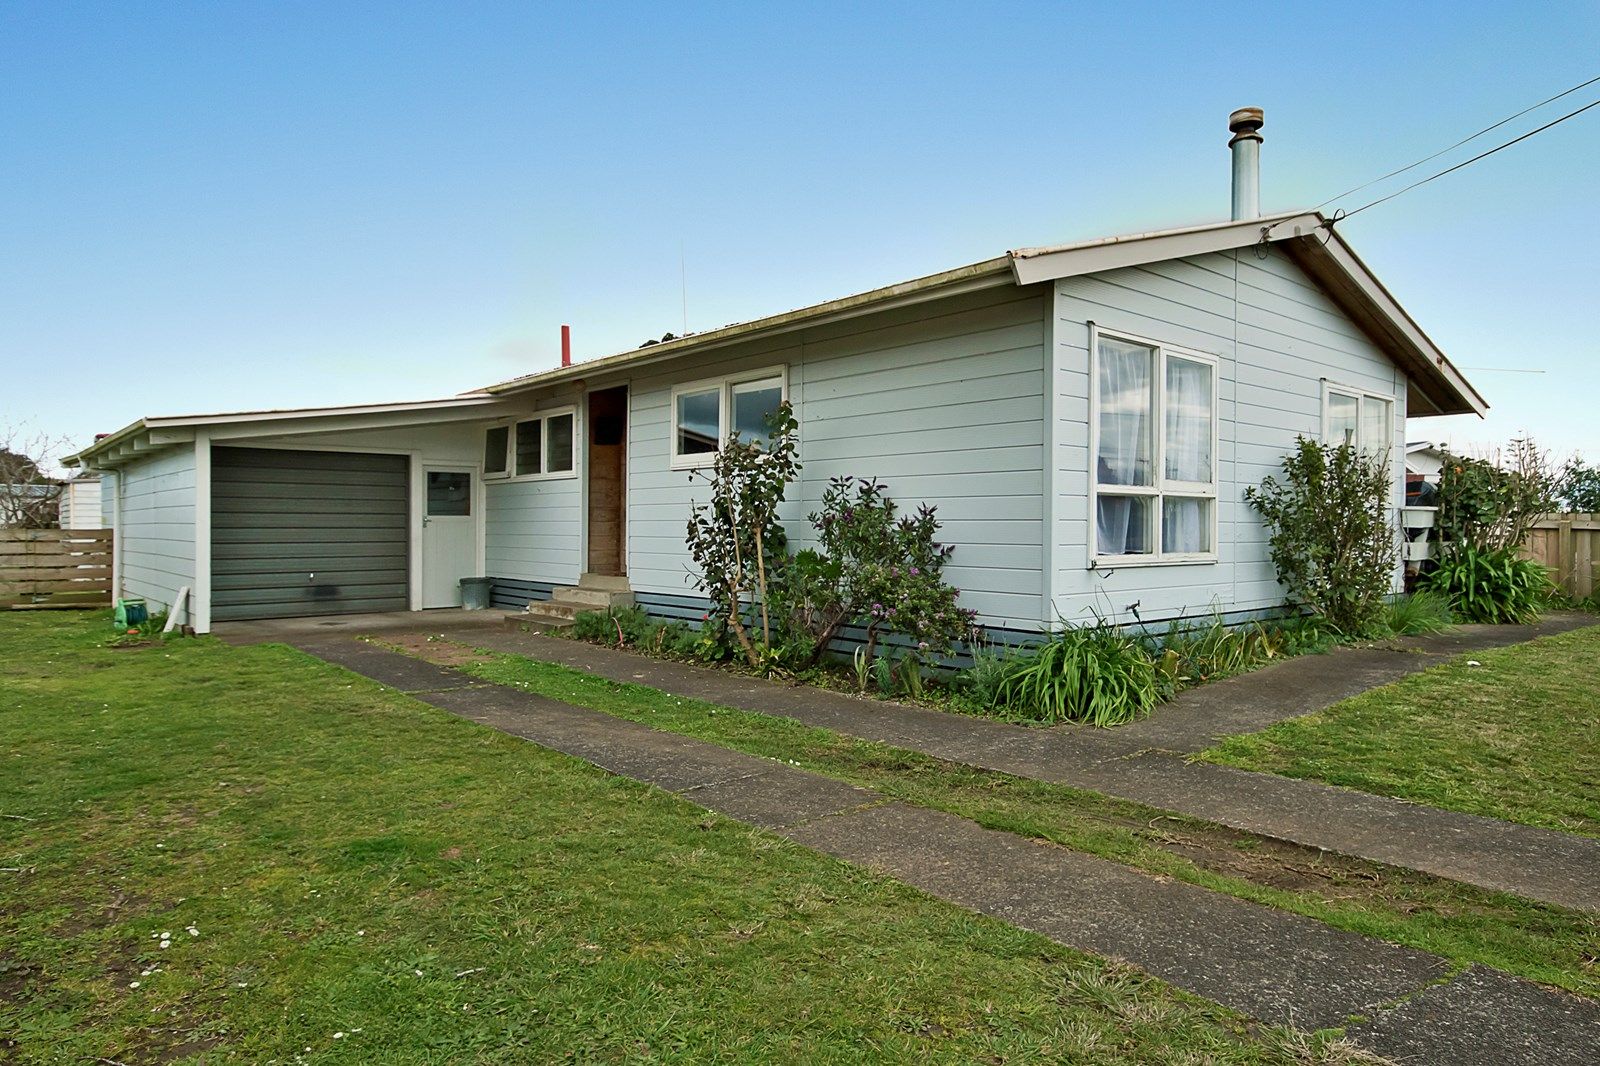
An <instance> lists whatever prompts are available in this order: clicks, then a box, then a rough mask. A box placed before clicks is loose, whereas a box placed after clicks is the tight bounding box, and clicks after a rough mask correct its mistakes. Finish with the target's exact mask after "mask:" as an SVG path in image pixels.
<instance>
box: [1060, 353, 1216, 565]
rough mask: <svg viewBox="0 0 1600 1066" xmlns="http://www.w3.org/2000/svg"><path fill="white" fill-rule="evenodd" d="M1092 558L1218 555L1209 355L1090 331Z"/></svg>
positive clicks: (1124, 561)
mask: <svg viewBox="0 0 1600 1066" xmlns="http://www.w3.org/2000/svg"><path fill="white" fill-rule="evenodd" d="M1090 341H1091V351H1092V353H1093V359H1092V361H1091V382H1090V389H1091V401H1090V403H1091V411H1090V423H1091V429H1092V456H1091V461H1092V463H1093V471H1092V492H1091V496H1092V503H1091V511H1092V513H1091V515H1090V538H1091V548H1090V553H1091V558H1092V559H1093V560H1094V561H1096V562H1115V563H1117V564H1118V565H1128V564H1130V563H1143V562H1149V563H1162V562H1211V561H1215V559H1216V557H1217V360H1216V357H1214V356H1210V355H1205V354H1203V353H1200V352H1193V351H1189V350H1187V349H1184V348H1177V347H1174V346H1172V345H1167V344H1162V343H1160V342H1157V341H1151V340H1145V339H1143V338H1140V337H1135V336H1132V335H1128V334H1119V333H1110V332H1107V331H1104V330H1100V329H1098V328H1095V329H1092V330H1091V337H1090Z"/></svg>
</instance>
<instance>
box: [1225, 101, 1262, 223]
mask: <svg viewBox="0 0 1600 1066" xmlns="http://www.w3.org/2000/svg"><path fill="white" fill-rule="evenodd" d="M1265 122H1266V115H1265V113H1264V112H1262V110H1261V109H1260V108H1259V107H1241V108H1240V109H1239V110H1237V111H1235V112H1234V113H1233V114H1231V115H1229V116H1228V130H1229V131H1230V132H1231V133H1232V134H1233V139H1232V140H1231V141H1229V142H1228V147H1229V148H1230V149H1232V150H1233V217H1234V220H1235V221H1238V220H1239V219H1244V218H1260V217H1261V127H1262V125H1264V124H1265Z"/></svg>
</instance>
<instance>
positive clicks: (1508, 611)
mask: <svg viewBox="0 0 1600 1066" xmlns="http://www.w3.org/2000/svg"><path fill="white" fill-rule="evenodd" d="M1426 581H1427V588H1429V589H1430V590H1432V591H1434V592H1437V593H1439V594H1440V595H1442V596H1444V597H1446V598H1447V599H1448V600H1449V603H1450V607H1451V609H1452V610H1453V611H1455V613H1456V614H1458V615H1460V616H1461V617H1462V618H1463V619H1465V620H1466V621H1468V622H1491V623H1502V624H1504V623H1519V624H1520V623H1528V622H1533V621H1536V620H1537V619H1538V617H1539V611H1540V610H1541V609H1542V608H1543V607H1544V606H1545V605H1546V604H1547V603H1548V602H1549V599H1550V591H1551V588H1552V587H1553V586H1552V585H1551V584H1550V574H1549V572H1548V571H1546V570H1545V568H1544V567H1543V566H1541V565H1540V564H1539V563H1537V562H1535V561H1534V560H1532V559H1524V558H1522V557H1521V556H1519V555H1518V554H1517V552H1516V549H1514V548H1501V549H1498V550H1495V551H1483V550H1480V549H1478V548H1474V547H1470V546H1468V547H1458V548H1456V549H1455V550H1454V551H1451V552H1449V553H1448V554H1446V555H1445V557H1444V558H1443V559H1441V560H1439V565H1438V567H1437V568H1436V569H1435V570H1434V571H1433V573H1431V574H1429V575H1428V576H1427V578H1426Z"/></svg>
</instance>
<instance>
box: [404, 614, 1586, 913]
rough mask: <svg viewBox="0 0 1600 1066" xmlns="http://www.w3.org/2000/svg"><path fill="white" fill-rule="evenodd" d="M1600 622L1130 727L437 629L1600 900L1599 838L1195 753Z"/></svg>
mask: <svg viewBox="0 0 1600 1066" xmlns="http://www.w3.org/2000/svg"><path fill="white" fill-rule="evenodd" d="M1595 622H1596V619H1595V618H1594V617H1593V616H1590V615H1554V616H1551V617H1550V618H1547V619H1546V620H1545V621H1544V622H1542V623H1540V624H1539V625H1537V626H1463V627H1461V628H1460V629H1459V630H1457V631H1455V632H1452V633H1448V634H1442V635H1440V636H1435V637H1412V638H1407V639H1405V640H1403V641H1396V642H1394V643H1393V644H1392V645H1390V646H1389V647H1370V648H1354V649H1340V650H1337V651H1333V652H1330V653H1328V654H1327V655H1307V656H1301V657H1299V658H1295V659H1289V660H1286V661H1284V662H1282V663H1279V664H1276V665H1274V666H1270V667H1266V668H1264V669H1261V670H1257V671H1255V672H1253V673H1249V674H1245V675H1242V676H1240V677H1236V678H1232V679H1229V680H1226V681H1219V682H1216V683H1214V684H1210V685H1205V686H1202V687H1200V688H1196V689H1191V690H1190V691H1189V692H1186V693H1184V694H1183V695H1182V696H1180V697H1179V698H1178V699H1177V700H1175V701H1174V702H1173V703H1171V704H1168V705H1166V706H1164V707H1162V708H1161V709H1160V710H1159V711H1158V712H1157V713H1156V714H1155V715H1153V716H1151V717H1150V718H1148V719H1146V720H1144V721H1141V722H1136V723H1133V724H1131V725H1127V726H1121V727H1118V728H1116V729H1089V728H1084V727H1078V726H1057V727H1054V728H1049V729H1045V728H1040V727H1036V726H1023V725H1013V724H1010V723H1006V722H996V721H990V720H986V719H980V718H973V717H969V716H966V715H959V714H948V713H944V712H941V711H935V710H929V709H927V708H923V707H914V706H908V705H905V704H896V703H885V702H881V701H878V700H870V699H861V698H858V697H855V696H850V695H847V694H843V693H837V692H827V691H824V690H820V689H816V688H810V687H805V686H797V685H787V684H782V683H779V682H772V681H763V680H761V679H759V678H754V677H746V676H740V675H737V674H731V673H726V672H723V671H717V670H709V669H704V668H702V667H697V666H693V665H689V664H686V663H676V662H668V661H664V660H658V659H651V658H648V657H646V656H643V655H638V654H635V653H632V652H627V651H618V650H616V649H613V648H602V647H596V646H594V645H590V644H583V643H579V642H577V641H572V640H561V639H557V638H553V637H545V636H541V635H539V634H536V633H523V632H518V631H513V630H506V629H495V628H493V627H482V628H472V629H460V630H457V629H451V628H444V629H442V630H430V632H439V633H441V635H442V636H444V637H445V638H447V639H450V640H454V641H458V642H460V643H462V644H466V645H469V646H472V647H476V648H484V649H488V650H491V651H503V652H511V653H515V654H518V655H527V656H529V657H531V658H534V659H539V660H543V661H545V662H552V663H560V664H562V665H565V666H570V667H573V668H575V669H579V670H583V671H586V672H588V673H591V674H595V675H597V676H600V677H605V678H609V679H611V680H614V681H624V682H631V683H634V684H640V685H648V686H649V687H651V688H655V689H660V690H661V691H664V692H668V693H671V694H673V695H675V696H683V697H688V698H694V699H701V700H706V701H709V702H711V703H717V704H721V705H723V706H728V707H736V708H739V709H740V710H747V711H755V712H758V713H761V714H770V715H778V716H782V717H785V718H793V719H795V720H797V721H800V722H803V723H805V724H806V725H812V726H819V727H822V728H825V729H831V730H834V731H836V732H839V733H844V734H847V735H850V736H855V737H860V738H862V739H866V740H875V741H880V742H882V743H885V744H892V745H894V746H895V747H899V748H907V749H909V750H912V751H919V752H922V753H924V754H927V755H932V756H934V757H936V758H940V759H945V760H948V761H951V762H957V763H962V764H965V765H969V766H976V767H981V768H983V769H987V770H997V771H1000V772H1002V773H1007V774H1012V775H1015V776H1018V777H1028V778H1035V779H1038V780H1042V781H1051V782H1056V783H1060V784H1065V785H1072V786H1075V787H1078V788H1086V789H1092V790H1094V791H1096V792H1101V793H1104V794H1106V795H1109V796H1117V797H1120V798H1123V799H1128V800H1133V801H1135V802H1138V803H1143V804H1146V805H1147V806H1151V807H1158V808H1160V809H1162V810H1167V811H1174V812H1177V813H1179V814H1185V815H1189V816H1191V817H1194V818H1200V819H1203V820H1205V821H1209V822H1215V823H1218V824H1221V825H1226V826H1229V827H1232V828H1235V829H1242V830H1245V831H1247V832H1251V833H1256V834H1258V835H1261V836H1267V837H1272V838H1275V839H1278V840H1287V841H1290V842H1292V843H1295V844H1300V845H1303V846H1306V847H1313V848H1321V849H1323V850H1326V851H1333V852H1337V853H1339V854H1342V855H1350V856H1354V857H1357V858H1363V859H1370V860H1372V861H1375V862H1381V863H1386V864H1388V865H1391V866H1401V867H1406V868H1408V869H1412V870H1419V871H1422V872H1424V873H1428V874H1432V875H1434V876H1436V877H1444V878H1449V879H1451V880H1454V881H1460V882H1463V883H1466V884H1471V885H1477V886H1478V887H1480V888H1487V889H1491V890H1494V891H1499V892H1510V893H1514V894H1516V895H1519V896H1522V897H1524V898H1527V899H1532V900H1537V901H1540V902H1543V903H1552V904H1555V905H1557V906H1561V907H1567V908H1571V909H1574V910H1582V911H1589V912H1597V913H1600V841H1597V840H1594V839H1591V838H1588V837H1581V836H1577V835H1575V834H1570V833H1558V832H1553V831H1551V830H1547V829H1538V828H1534V827H1531V826H1524V825H1517V824H1514V823H1511V822H1506V821H1501V820H1498V819H1494V818H1484V817H1480V816H1477V815H1471V814H1459V813H1456V812H1454V811H1446V810H1441V809H1439V808H1435V807H1428V806H1424V805H1422V804H1418V803H1411V802H1409V801H1406V800H1401V799H1393V798H1390V797H1386V796H1376V795H1372V794H1369V793H1365V792H1358V791H1356V790H1354V789H1347V788H1338V787H1335V786H1332V785H1324V784H1321V783H1318V782H1315V781H1305V780H1297V779H1294V778H1288V777H1279V776H1276V775H1274V774H1263V773H1252V772H1249V771H1245V770H1238V769H1235V768H1233V767H1228V766H1217V765H1214V764H1211V763H1203V762H1191V761H1189V760H1188V758H1187V756H1188V755H1189V754H1191V753H1193V752H1195V751H1199V750H1201V749H1202V748H1205V747H1208V746H1210V745H1211V744H1212V743H1214V742H1215V741H1216V739H1218V738H1220V737H1221V736H1225V735H1229V734H1233V733H1241V732H1253V731H1256V730H1259V729H1264V728H1266V727H1267V726H1269V725H1271V724H1272V723H1273V722H1277V721H1282V720H1283V719H1285V718H1292V717H1295V716H1297V715H1302V714H1309V713H1311V712H1312V711H1315V710H1319V709H1320V708H1322V707H1325V706H1328V705H1329V704H1332V703H1336V702H1337V701H1339V700H1341V699H1344V698H1346V697H1348V696H1352V695H1355V694H1357V693H1360V692H1364V691H1366V690H1367V689H1370V688H1374V687H1376V686H1378V685H1383V684H1388V683H1390V682H1392V681H1396V680H1399V679H1400V678H1402V677H1405V676H1407V675H1409V674H1412V673H1416V672H1418V671H1421V670H1425V669H1427V668H1428V667H1431V666H1437V665H1439V664H1440V663H1443V662H1447V661H1448V660H1449V659H1451V658H1453V657H1454V656H1456V655H1459V654H1462V653H1466V652H1471V651H1475V650H1483V649H1487V648H1492V647H1501V646H1504V645H1508V644H1513V643H1518V642H1521V641H1526V640H1530V639H1532V638H1533V637H1535V636H1544V635H1548V634H1552V633H1558V632H1563V631H1566V630H1569V629H1574V628H1579V627H1581V626H1584V625H1592V624H1595Z"/></svg>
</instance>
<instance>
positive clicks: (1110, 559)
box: [1085, 552, 1221, 570]
mask: <svg viewBox="0 0 1600 1066" xmlns="http://www.w3.org/2000/svg"><path fill="white" fill-rule="evenodd" d="M1219 562H1221V559H1219V558H1218V557H1217V555H1216V554H1215V553H1214V552H1213V553H1211V554H1209V555H1097V556H1095V557H1094V558H1093V559H1091V560H1090V561H1089V565H1088V566H1087V567H1085V569H1087V570H1126V569H1127V568H1128V567H1130V566H1140V567H1143V566H1215V565H1216V564H1217V563H1219Z"/></svg>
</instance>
